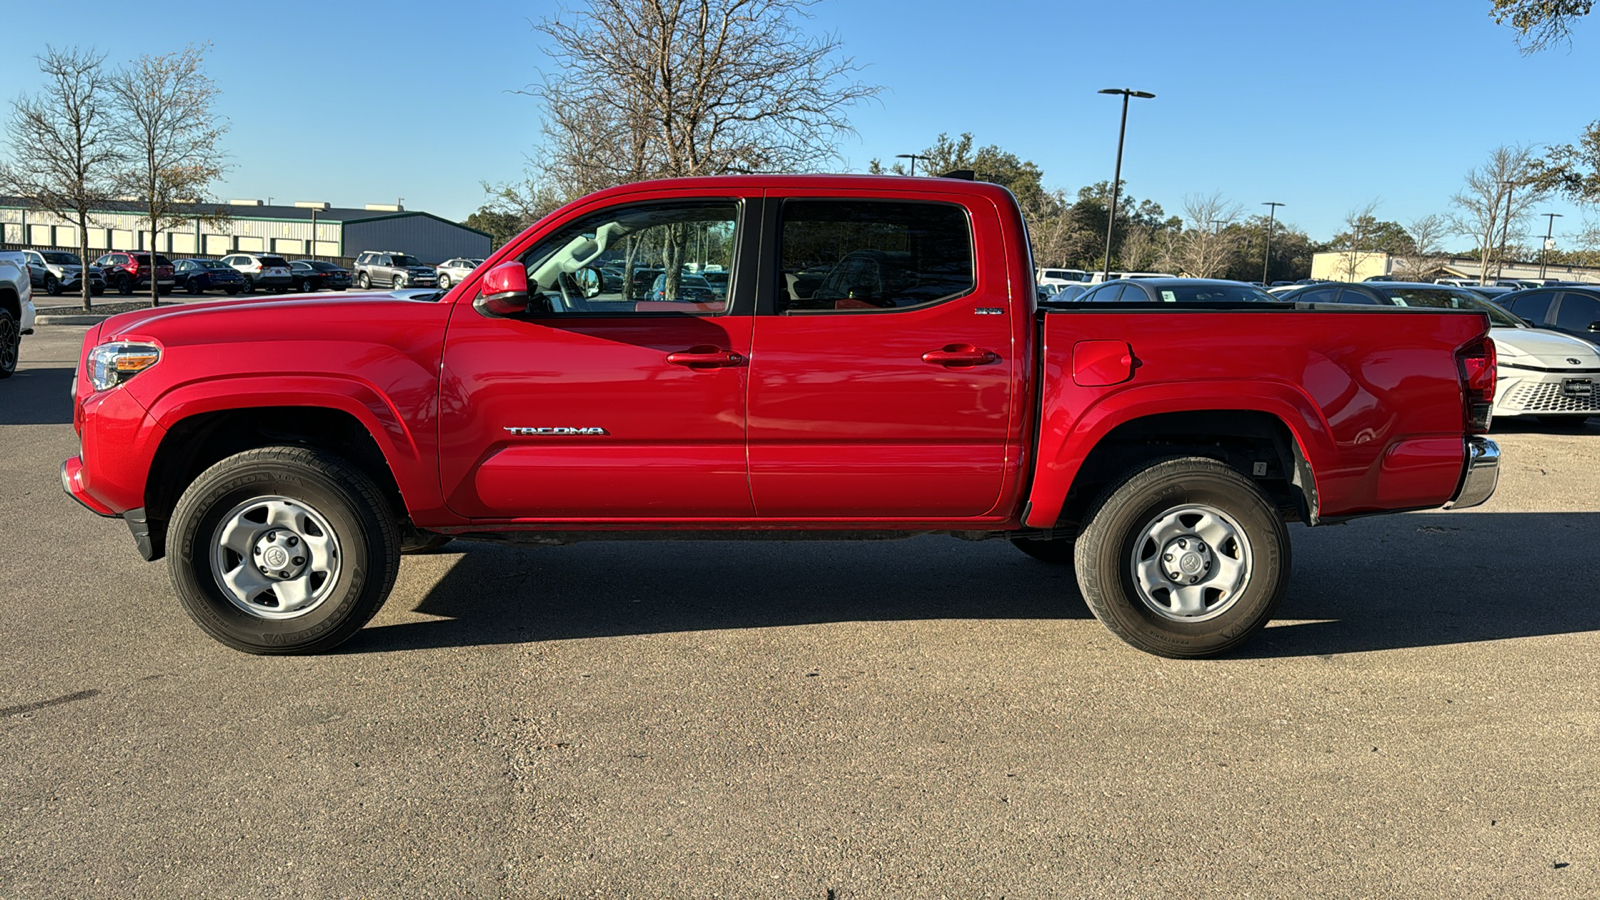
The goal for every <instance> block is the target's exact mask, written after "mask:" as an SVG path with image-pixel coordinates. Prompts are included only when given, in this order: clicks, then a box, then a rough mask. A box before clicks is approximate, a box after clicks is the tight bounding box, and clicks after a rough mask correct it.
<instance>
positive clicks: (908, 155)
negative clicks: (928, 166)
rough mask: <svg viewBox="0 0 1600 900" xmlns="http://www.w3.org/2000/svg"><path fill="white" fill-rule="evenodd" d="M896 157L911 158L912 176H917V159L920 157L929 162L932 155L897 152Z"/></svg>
mask: <svg viewBox="0 0 1600 900" xmlns="http://www.w3.org/2000/svg"><path fill="white" fill-rule="evenodd" d="M894 158H895V159H909V160H911V177H912V178H915V177H917V160H919V159H920V160H922V161H923V162H927V161H928V160H929V159H930V157H927V156H918V155H917V154H915V153H896V154H895V155H894Z"/></svg>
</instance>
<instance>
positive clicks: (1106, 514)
mask: <svg viewBox="0 0 1600 900" xmlns="http://www.w3.org/2000/svg"><path fill="white" fill-rule="evenodd" d="M1190 510H1201V511H1204V512H1189V511H1190ZM1218 514H1220V515H1218ZM1189 530H1193V531H1194V533H1191V534H1187V535H1186V536H1178V535H1182V534H1184V533H1185V532H1187V531H1189ZM1201 531H1205V532H1208V533H1210V534H1211V535H1213V537H1212V538H1209V540H1212V541H1213V542H1214V543H1215V542H1216V541H1217V540H1218V539H1219V538H1218V537H1217V536H1218V535H1222V537H1221V538H1220V540H1221V545H1219V546H1217V547H1213V548H1208V547H1207V545H1206V544H1205V543H1204V541H1203V540H1201V539H1200V538H1199V537H1197V535H1198V534H1199V532H1201ZM1158 532H1159V535H1160V536H1159V537H1158V536H1157V535H1158ZM1162 541H1165V542H1166V544H1165V546H1163V545H1162V544H1161V542H1162ZM1180 541H1182V542H1184V543H1183V546H1184V547H1185V548H1186V549H1184V550H1181V551H1180V550H1178V549H1177V548H1178V544H1179V542H1180ZM1189 541H1193V542H1194V543H1192V544H1190V543H1188V542H1189ZM1169 547H1170V548H1172V549H1173V551H1174V553H1175V554H1176V556H1177V558H1176V559H1174V556H1173V555H1167V554H1164V553H1163V551H1164V550H1166V549H1167V548H1169ZM1191 548H1192V549H1191ZM1157 555H1160V556H1159V558H1157ZM1139 559H1143V561H1144V562H1143V565H1142V566H1141V565H1140V564H1139V563H1138V562H1137V561H1136V560H1139ZM1164 560H1173V561H1172V562H1170V563H1164V562H1163V561H1164ZM1076 563H1077V571H1078V587H1079V590H1080V591H1082V593H1083V599H1084V602H1085V603H1086V604H1088V606H1089V610H1090V611H1091V612H1093V613H1094V615H1095V618H1097V619H1099V620H1100V621H1101V623H1102V624H1104V625H1105V626H1106V627H1107V628H1109V629H1111V631H1112V633H1113V634H1115V635H1116V636H1117V637H1120V638H1122V639H1123V640H1124V641H1127V642H1128V643H1129V644H1132V645H1133V646H1134V647H1137V648H1139V649H1140V650H1143V651H1145V652H1147V653H1154V654H1156V655H1158V656H1167V657H1172V658H1175V659H1197V658H1201V657H1207V656H1216V655H1218V654H1221V653H1226V652H1227V651H1229V650H1232V649H1234V648H1235V647H1238V646H1239V645H1240V644H1242V643H1244V642H1245V641H1247V640H1249V639H1250V638H1251V637H1252V636H1253V635H1254V634H1255V633H1256V632H1258V631H1260V630H1261V629H1262V628H1264V627H1266V624H1267V622H1268V620H1270V619H1271V618H1272V614H1273V612H1274V611H1275V610H1276V609H1277V608H1278V604H1279V603H1280V602H1282V600H1283V595H1284V593H1285V592H1286V591H1287V589H1288V586H1289V567H1290V550H1289V532H1288V529H1287V528H1286V527H1285V526H1284V523H1283V520H1282V518H1281V517H1280V516H1279V515H1278V511H1277V508H1276V506H1275V505H1274V504H1273V502H1272V501H1271V499H1270V498H1268V497H1267V495H1266V494H1265V493H1263V492H1262V491H1261V489H1260V488H1259V487H1257V486H1256V485H1255V484H1254V483H1253V482H1251V481H1250V480H1249V479H1248V478H1245V477H1244V476H1243V475H1241V474H1239V473H1238V472H1237V471H1235V470H1234V469H1232V468H1230V467H1228V466H1226V465H1223V464H1222V463H1220V462H1217V461H1216V460H1213V459H1205V458H1201V457H1184V458H1178V459H1166V460H1159V461H1156V462H1153V463H1149V464H1147V465H1144V466H1140V467H1138V468H1135V469H1133V470H1132V471H1130V472H1129V473H1128V474H1127V475H1125V476H1124V477H1123V478H1122V479H1121V480H1120V481H1118V482H1117V483H1115V484H1113V485H1112V486H1111V487H1109V488H1107V489H1106V490H1105V491H1104V492H1103V493H1102V494H1101V495H1100V497H1099V498H1098V499H1097V500H1096V501H1095V504H1094V506H1093V508H1092V511H1091V512H1090V514H1089V517H1088V520H1087V525H1086V526H1085V527H1084V528H1083V530H1082V532H1081V533H1080V534H1079V535H1078V541H1077V553H1076ZM1166 568H1170V569H1172V570H1173V571H1175V572H1176V573H1177V574H1178V575H1180V576H1182V575H1184V574H1186V573H1193V574H1190V577H1191V578H1193V579H1195V582H1196V583H1194V584H1182V582H1181V581H1179V582H1177V583H1178V584H1179V585H1180V587H1179V590H1186V591H1189V592H1190V593H1189V595H1188V596H1189V597H1191V598H1194V597H1196V596H1198V597H1199V598H1201V602H1200V603H1199V609H1193V610H1189V611H1179V610H1176V609H1172V608H1171V605H1176V603H1177V602H1178V601H1179V600H1180V599H1181V598H1180V597H1179V594H1178V592H1177V591H1173V590H1170V589H1168V588H1164V587H1160V586H1155V587H1151V588H1148V589H1147V588H1145V587H1141V586H1140V584H1139V583H1138V581H1137V579H1136V572H1139V571H1141V570H1142V571H1144V572H1145V573H1147V574H1148V573H1149V572H1150V571H1151V570H1152V569H1155V570H1161V569H1166ZM1230 569H1231V570H1234V571H1236V572H1237V574H1236V575H1234V576H1232V580H1231V581H1229V580H1227V572H1228V571H1229V570H1230ZM1173 583H1174V582H1172V581H1171V580H1169V579H1167V576H1166V575H1164V574H1163V575H1160V577H1159V579H1152V584H1173ZM1215 585H1222V586H1221V587H1217V586H1215ZM1163 591H1165V592H1166V593H1165V594H1163ZM1213 591H1215V592H1216V595H1215V596H1214V597H1213V594H1212V592H1213ZM1164 604H1168V605H1165V606H1164Z"/></svg>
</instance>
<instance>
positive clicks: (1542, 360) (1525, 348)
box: [1289, 282, 1600, 425]
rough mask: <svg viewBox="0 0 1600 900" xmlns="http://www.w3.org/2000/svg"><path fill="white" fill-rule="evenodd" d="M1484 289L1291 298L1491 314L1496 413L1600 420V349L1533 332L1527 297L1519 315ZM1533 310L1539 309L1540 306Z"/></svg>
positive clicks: (1372, 289)
mask: <svg viewBox="0 0 1600 900" xmlns="http://www.w3.org/2000/svg"><path fill="white" fill-rule="evenodd" d="M1477 290H1478V289H1477V288H1458V287H1455V286H1452V285H1444V284H1406V283H1391V282H1382V283H1376V284H1324V285H1313V286H1311V287H1308V288H1305V289H1303V290H1301V291H1297V292H1296V293H1294V294H1292V295H1291V296H1290V298H1289V299H1292V300H1295V301H1296V302H1300V303H1342V304H1359V305H1362V306H1404V307H1410V308H1413V309H1465V310H1471V311H1473V312H1481V313H1484V314H1485V315H1487V316H1488V317H1489V324H1490V329H1489V334H1490V336H1491V337H1493V338H1494V346H1495V354H1496V356H1497V358H1498V370H1497V371H1498V377H1497V378H1496V390H1495V395H1494V415H1495V416H1500V417H1504V416H1535V417H1537V418H1538V419H1539V421H1541V422H1545V423H1550V424H1566V425H1574V424H1582V423H1583V422H1584V420H1586V419H1588V418H1589V417H1590V416H1595V415H1600V394H1596V391H1595V386H1596V383H1597V382H1600V350H1597V349H1596V347H1595V345H1593V344H1590V343H1588V342H1587V341H1583V340H1580V339H1578V338H1576V337H1572V336H1570V335H1566V334H1562V333H1561V332H1559V331H1549V330H1546V329H1543V328H1532V327H1530V326H1529V325H1528V323H1527V322H1525V321H1523V318H1519V316H1522V315H1523V314H1522V312H1521V310H1522V308H1523V305H1522V301H1523V299H1524V295H1522V294H1520V293H1519V294H1518V295H1517V299H1516V301H1515V302H1513V304H1512V306H1513V307H1514V308H1515V309H1516V310H1517V314H1516V315H1513V314H1512V313H1511V312H1508V311H1507V310H1505V309H1502V308H1501V307H1500V306H1499V305H1498V304H1494V303H1490V302H1489V301H1488V300H1485V299H1483V298H1482V297H1480V296H1478V294H1477V293H1476V291H1477ZM1533 293H1535V292H1532V291H1530V292H1529V294H1530V295H1531V294H1533ZM1539 293H1550V294H1553V293H1557V292H1554V291H1550V292H1542V291H1541V292H1539ZM1535 299H1537V298H1535ZM1535 305H1536V304H1535ZM1529 310H1530V311H1534V305H1530V307H1529ZM1597 324H1600V321H1597Z"/></svg>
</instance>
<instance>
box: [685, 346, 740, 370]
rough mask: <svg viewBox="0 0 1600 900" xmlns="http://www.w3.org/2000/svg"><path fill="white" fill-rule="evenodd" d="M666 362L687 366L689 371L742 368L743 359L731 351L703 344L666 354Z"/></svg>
mask: <svg viewBox="0 0 1600 900" xmlns="http://www.w3.org/2000/svg"><path fill="white" fill-rule="evenodd" d="M667 362H669V363H672V364H673V365H675V366H688V367H689V368H691V369H725V368H728V367H729V366H742V365H744V362H745V359H744V357H743V356H740V355H739V354H737V353H735V352H733V351H732V350H724V349H722V348H721V347H717V346H713V345H711V344H705V345H702V346H699V347H690V348H689V349H687V350H679V351H677V352H676V353H668V354H667Z"/></svg>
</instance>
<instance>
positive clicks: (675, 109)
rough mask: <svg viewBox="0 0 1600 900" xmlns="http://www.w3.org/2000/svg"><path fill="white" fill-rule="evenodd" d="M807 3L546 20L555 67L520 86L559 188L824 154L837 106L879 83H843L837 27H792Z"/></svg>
mask: <svg viewBox="0 0 1600 900" xmlns="http://www.w3.org/2000/svg"><path fill="white" fill-rule="evenodd" d="M816 2H817V0H587V2H586V3H585V4H584V5H583V6H581V7H580V8H578V9H576V10H573V11H571V12H564V13H561V14H558V15H557V16H556V17H554V18H550V19H545V20H544V21H543V22H541V23H540V24H539V25H538V26H537V28H538V30H540V31H542V32H544V33H545V34H546V35H547V36H548V37H549V38H550V39H551V41H552V43H553V46H552V47H551V48H550V49H549V51H548V53H549V55H550V58H551V60H552V61H553V62H554V64H555V69H556V71H555V72H554V73H553V74H551V75H549V76H547V77H546V78H545V79H544V81H543V82H542V83H541V84H538V85H535V86H534V87H533V88H531V89H530V90H529V93H532V94H534V95H536V96H538V97H540V98H541V99H542V100H543V101H544V106H545V112H546V116H547V120H546V126H545V136H546V138H547V149H548V151H549V155H550V163H551V164H552V166H551V171H552V173H553V176H554V177H555V178H556V179H557V181H558V184H559V186H560V187H562V188H567V189H570V192H572V193H577V192H583V191H588V190H592V189H594V188H595V187H601V186H604V185H605V184H606V183H610V184H616V183H620V182H624V181H630V180H637V179H640V178H649V177H682V176H690V175H719V174H724V173H728V172H743V171H798V170H805V169H809V168H814V167H816V166H818V165H819V164H821V163H823V162H826V161H828V160H831V159H835V158H836V157H837V140H838V138H840V137H841V136H843V135H845V134H850V133H852V129H851V128H850V124H849V121H848V119H847V118H846V116H845V113H846V110H847V109H848V108H849V107H850V106H852V105H853V104H855V103H857V102H858V101H861V100H864V99H867V98H870V97H873V96H875V95H876V94H877V93H878V92H879V90H880V89H879V88H877V87H873V86H870V85H867V84H863V83H862V82H860V81H857V80H854V75H855V73H856V72H857V71H859V67H857V66H856V64H855V62H854V61H853V60H852V59H851V58H849V57H844V56H841V55H840V50H841V48H842V46H843V44H842V42H841V41H840V40H839V39H838V37H837V36H835V35H823V36H820V37H813V36H810V35H807V34H806V33H805V32H804V31H803V30H802V28H801V20H803V19H807V18H809V17H810V13H809V10H810V7H812V6H814V5H815V4H816Z"/></svg>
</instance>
